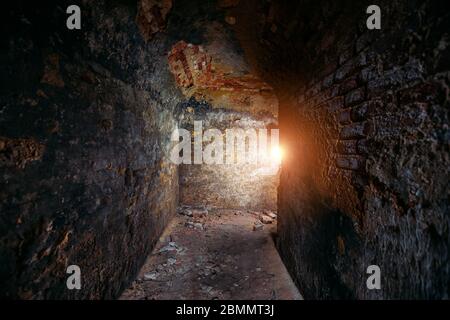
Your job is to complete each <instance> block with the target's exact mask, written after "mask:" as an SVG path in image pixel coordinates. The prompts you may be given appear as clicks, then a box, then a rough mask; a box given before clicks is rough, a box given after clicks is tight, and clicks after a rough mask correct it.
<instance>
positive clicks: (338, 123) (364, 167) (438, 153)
mask: <svg viewBox="0 0 450 320" xmlns="http://www.w3.org/2000/svg"><path fill="white" fill-rule="evenodd" d="M369 4H372V3H369V2H365V1H358V2H357V3H356V2H355V1H297V2H290V1H274V2H272V4H267V5H260V6H259V9H258V10H259V11H256V10H255V12H258V13H259V14H260V15H261V19H260V22H255V21H254V20H252V19H251V17H249V16H248V14H247V15H246V10H245V6H244V5H243V4H242V7H243V8H242V9H240V8H239V7H238V8H236V9H233V10H234V14H235V15H236V17H237V21H243V22H242V24H241V26H240V27H237V28H236V31H237V34H238V36H239V38H240V39H241V41H242V42H243V47H244V48H245V51H246V55H247V57H248V58H249V60H251V61H252V63H253V65H254V66H255V67H256V68H257V69H258V70H259V73H260V74H261V76H262V77H263V79H264V80H266V81H268V82H269V84H271V85H272V86H273V87H274V88H275V89H276V92H277V95H278V98H279V100H280V105H279V126H280V135H281V143H282V145H283V147H284V148H285V150H286V156H285V159H284V162H283V168H282V173H281V177H280V188H279V200H278V206H279V208H278V210H279V225H278V232H279V246H280V250H281V253H282V256H283V258H284V260H285V262H286V264H287V267H288V269H289V270H290V272H291V274H292V275H293V277H294V278H295V280H296V282H297V284H298V286H299V289H300V291H301V292H302V294H303V295H304V296H305V297H306V298H309V299H311V298H319V299H322V298H326V299H329V298H356V299H380V298H385V299H392V298H395V299H398V298H406V299H408V298H429V299H430V298H448V297H449V286H448V284H449V278H450V272H449V271H450V270H449V268H450V264H449V252H450V250H449V248H450V238H449V237H450V235H449V222H450V218H449V208H448V199H449V198H448V181H449V167H450V166H449V164H450V163H449V158H448V155H449V148H448V146H449V127H448V121H449V115H448V110H449V82H450V79H449V59H448V57H449V56H450V55H449V53H450V52H449V38H448V37H449V35H448V30H449V26H450V20H449V19H450V17H449V14H448V13H449V12H450V11H449V7H448V4H447V3H446V2H445V1H378V2H377V3H376V4H377V5H379V6H380V7H381V11H382V30H374V31H370V30H368V29H367V28H366V19H367V17H368V15H367V14H366V8H367V6H368V5H369ZM246 6H248V3H247V4H246ZM252 37H259V39H260V41H259V42H253V41H249V40H246V39H250V38H252ZM372 264H375V265H378V266H379V267H380V268H381V282H382V284H381V290H368V289H367V287H366V279H367V277H368V276H369V275H368V274H366V269H367V267H368V266H369V265H372Z"/></svg>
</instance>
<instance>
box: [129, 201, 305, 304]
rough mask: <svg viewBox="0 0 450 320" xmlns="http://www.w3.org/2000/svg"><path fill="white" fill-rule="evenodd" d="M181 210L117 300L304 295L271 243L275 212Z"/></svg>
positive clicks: (289, 297)
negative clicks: (135, 276) (134, 278)
mask: <svg viewBox="0 0 450 320" xmlns="http://www.w3.org/2000/svg"><path fill="white" fill-rule="evenodd" d="M179 212H180V214H178V215H177V216H176V217H175V218H174V219H173V221H172V222H171V223H170V225H169V226H168V228H167V229H166V230H165V232H164V233H163V235H162V236H161V238H160V239H159V241H158V243H157V244H156V246H155V248H154V250H153V252H152V254H151V255H150V256H149V258H148V259H147V261H146V263H145V264H144V266H143V267H142V269H141V271H140V273H139V275H138V277H137V279H136V280H135V281H134V282H133V283H132V285H131V286H130V288H128V289H127V290H125V292H124V293H123V294H122V296H121V299H126V300H128V299H130V300H134V299H139V300H152V299H164V300H171V299H183V300H184V299H187V300H190V299H207V300H210V299H221V300H222V299H250V300H276V299H283V300H286V299H288V300H291V299H301V298H302V297H301V295H300V293H299V291H298V290H297V288H296V286H295V285H294V283H293V281H292V279H291V277H290V276H289V274H288V272H287V270H286V268H285V267H284V265H283V262H282V261H281V258H280V256H279V255H278V252H277V250H276V248H275V245H274V241H273V235H274V233H275V232H276V215H275V213H274V212H273V211H267V210H264V211H259V212H258V211H248V210H231V209H209V210H207V209H205V208H201V207H200V208H193V209H192V208H190V207H184V208H181V210H179ZM186 214H187V215H186ZM191 214H192V215H191ZM262 221H263V222H262Z"/></svg>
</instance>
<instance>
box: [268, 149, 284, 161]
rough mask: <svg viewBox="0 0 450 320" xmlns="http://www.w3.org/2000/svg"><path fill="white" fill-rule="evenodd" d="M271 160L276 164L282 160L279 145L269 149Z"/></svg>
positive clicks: (282, 152)
mask: <svg viewBox="0 0 450 320" xmlns="http://www.w3.org/2000/svg"><path fill="white" fill-rule="evenodd" d="M271 154H272V161H273V162H274V163H275V164H276V165H281V161H282V160H283V155H284V150H283V148H282V147H281V146H275V147H273V148H272V150H271Z"/></svg>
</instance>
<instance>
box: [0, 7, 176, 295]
mask: <svg viewBox="0 0 450 320" xmlns="http://www.w3.org/2000/svg"><path fill="white" fill-rule="evenodd" d="M72 3H73V2H72V1H71V2H67V1H54V2H35V3H30V2H27V1H13V2H9V3H8V4H6V3H5V4H4V8H3V10H2V11H3V13H4V14H3V18H2V22H1V23H2V26H1V30H2V31H1V37H0V38H1V40H0V46H1V54H0V69H1V70H0V83H1V85H0V212H1V215H0V288H1V293H0V295H1V297H3V298H22V299H43V298H46V299H74V298H76V299H82V298H91V299H99V298H115V297H117V296H118V295H119V294H120V292H121V291H122V290H123V289H124V288H125V287H126V286H127V284H128V283H129V281H131V280H132V279H133V278H134V276H135V275H136V273H137V271H138V270H139V268H140V266H141V265H142V263H143V262H144V260H145V259H146V257H147V254H148V253H149V252H150V251H151V249H152V245H153V243H154V242H155V241H156V240H157V238H158V237H159V235H160V233H161V231H162V230H163V228H164V227H165V225H166V224H167V222H168V221H169V219H170V218H171V217H172V215H173V214H174V213H175V212H176V204H177V194H178V172H177V168H176V166H174V165H172V164H171V163H170V162H169V161H168V160H167V156H166V155H167V149H168V146H169V143H170V134H171V132H172V129H173V128H174V125H175V121H174V120H173V114H172V111H173V110H174V107H175V105H176V104H177V103H178V101H179V100H180V99H181V96H180V93H179V91H178V90H177V89H176V88H175V85H174V82H173V79H172V76H171V74H170V72H169V71H168V67H167V51H168V48H170V45H171V44H172V42H173V41H171V40H170V39H171V37H170V35H167V34H160V33H159V34H157V35H155V36H154V38H153V39H152V40H151V41H149V42H147V43H145V42H144V41H143V39H142V37H141V35H140V33H139V31H138V28H137V25H136V22H135V17H136V13H137V3H136V1H90V2H89V1H83V2H81V3H80V2H79V3H78V4H79V5H80V7H81V10H82V30H80V31H69V30H67V29H66V18H67V16H68V15H66V13H65V11H66V8H67V6H68V5H69V4H72ZM72 264H75V265H78V266H79V267H80V268H81V281H82V289H81V290H68V289H67V288H66V279H67V277H68V274H66V268H67V266H68V265H72Z"/></svg>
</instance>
